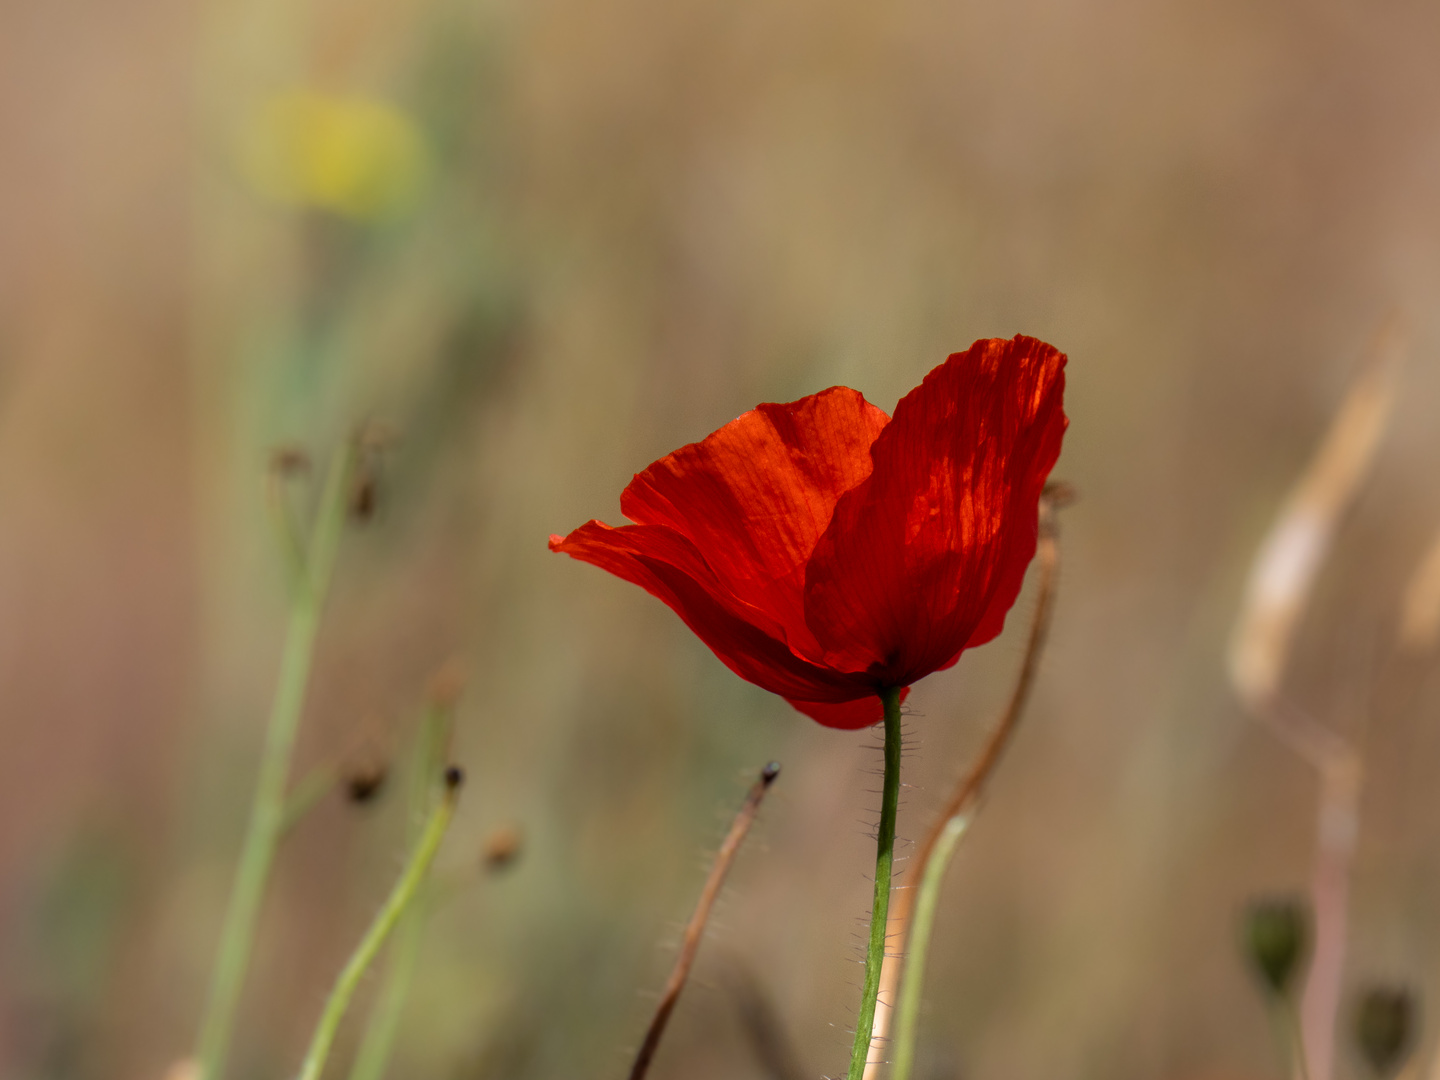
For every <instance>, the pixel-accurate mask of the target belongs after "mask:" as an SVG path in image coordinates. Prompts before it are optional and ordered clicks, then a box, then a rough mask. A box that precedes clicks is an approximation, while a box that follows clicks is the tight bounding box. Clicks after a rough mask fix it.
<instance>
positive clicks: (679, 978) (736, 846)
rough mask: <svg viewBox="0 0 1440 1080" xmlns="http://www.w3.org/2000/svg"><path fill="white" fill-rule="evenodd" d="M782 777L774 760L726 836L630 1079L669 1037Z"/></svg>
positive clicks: (632, 1079)
mask: <svg viewBox="0 0 1440 1080" xmlns="http://www.w3.org/2000/svg"><path fill="white" fill-rule="evenodd" d="M779 775H780V764H779V762H775V761H772V762H771V763H770V764H769V765H766V766H765V768H764V769H762V770H761V772H760V776H759V778H757V779H756V781H755V783H754V784H752V785H751V786H750V792H749V794H747V795H746V796H745V802H744V804H743V805H742V806H741V807H740V812H739V813H738V814H736V815H735V820H734V822H732V823H731V825H730V831H729V832H728V833H726V834H725V840H724V842H723V843H721V845H720V851H719V852H718V853H717V854H716V856H715V862H714V864H713V865H712V866H711V867H710V876H709V877H708V878H706V879H705V887H704V888H703V889H701V890H700V901H699V903H697V904H696V905H695V913H694V914H693V915H691V916H690V922H689V924H688V925H687V926H686V927H685V936H684V937H683V938H682V939H681V941H680V955H679V956H678V957H676V958H675V966H674V968H672V969H671V971H670V978H669V979H668V980H667V981H666V983H665V989H664V991H663V992H662V993H661V995H660V1004H659V1005H658V1006H657V1007H656V1009H655V1015H654V1017H653V1018H652V1019H651V1021H650V1027H649V1028H648V1029H646V1031H645V1039H644V1041H643V1042H642V1043H641V1044H640V1051H639V1053H637V1054H636V1055H635V1064H634V1065H632V1066H631V1067H630V1080H641V1078H642V1077H644V1075H645V1073H646V1072H647V1071H648V1070H649V1068H650V1062H651V1060H652V1059H653V1058H654V1057H655V1050H656V1048H657V1047H659V1045H660V1039H661V1036H663V1035H664V1034H665V1025H666V1024H668V1023H669V1022H670V1014H671V1013H672V1012H674V1011H675V1003H676V1002H677V1001H678V1000H679V999H680V991H681V990H683V989H685V980H686V979H688V978H689V977H690V968H691V967H692V966H694V964H695V954H696V953H698V952H699V951H700V939H701V938H702V937H703V936H704V934H705V924H706V922H708V921H709V919H710V909H711V908H713V907H714V906H715V898H716V897H718V896H719V895H720V886H722V885H724V884H725V875H726V874H727V873H728V872H729V870H730V864H731V863H733V862H734V861H735V853H736V852H738V851H739V850H740V844H741V843H742V842H743V841H744V839H745V834H746V833H748V832H749V831H750V826H751V825H752V824H754V822H755V815H756V814H757V813H759V812H760V802H761V800H763V799H764V798H765V793H766V792H767V791H769V790H770V785H771V784H773V783H774V782H775V778H776V777H777V776H779Z"/></svg>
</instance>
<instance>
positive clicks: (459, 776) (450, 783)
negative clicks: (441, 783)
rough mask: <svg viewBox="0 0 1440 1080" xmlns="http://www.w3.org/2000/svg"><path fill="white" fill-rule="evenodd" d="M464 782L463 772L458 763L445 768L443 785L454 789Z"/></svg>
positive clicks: (451, 789) (448, 788)
mask: <svg viewBox="0 0 1440 1080" xmlns="http://www.w3.org/2000/svg"><path fill="white" fill-rule="evenodd" d="M464 782H465V773H464V771H463V770H462V769H461V768H460V766H458V765H451V766H449V767H448V768H446V770H445V787H446V789H447V790H449V791H454V790H455V789H456V788H458V787H459V786H460V785H461V784H463V783H464Z"/></svg>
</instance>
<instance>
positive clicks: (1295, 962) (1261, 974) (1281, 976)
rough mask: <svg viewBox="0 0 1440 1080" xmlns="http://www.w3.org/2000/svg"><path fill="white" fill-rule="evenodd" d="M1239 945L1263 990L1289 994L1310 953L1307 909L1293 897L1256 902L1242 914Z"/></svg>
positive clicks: (1308, 914)
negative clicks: (1242, 948)
mask: <svg viewBox="0 0 1440 1080" xmlns="http://www.w3.org/2000/svg"><path fill="white" fill-rule="evenodd" d="M1242 945H1243V947H1244V950H1245V955H1246V958H1247V959H1248V960H1249V961H1250V966H1251V967H1252V968H1253V969H1254V971H1255V974H1256V976H1257V977H1258V978H1259V979H1260V982H1261V984H1262V985H1263V986H1264V988H1265V990H1266V991H1267V992H1269V993H1271V994H1275V995H1276V996H1279V997H1284V996H1285V995H1287V994H1289V993H1290V991H1291V987H1292V985H1293V984H1294V981H1295V976H1296V974H1297V973H1298V972H1299V971H1300V969H1301V968H1302V967H1303V966H1304V964H1305V959H1306V957H1307V956H1308V954H1309V952H1310V909H1309V907H1308V906H1307V905H1306V903H1305V901H1303V900H1300V899H1298V898H1296V897H1281V898H1274V899H1268V900H1257V901H1255V902H1254V903H1252V904H1251V905H1250V906H1249V907H1248V908H1247V909H1246V911H1245V920H1244V938H1243V942H1242Z"/></svg>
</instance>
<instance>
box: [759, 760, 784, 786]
mask: <svg viewBox="0 0 1440 1080" xmlns="http://www.w3.org/2000/svg"><path fill="white" fill-rule="evenodd" d="M779 775H780V763H779V762H778V761H772V762H770V764H769V765H766V766H765V768H763V769H761V770H760V779H761V780H763V781H764V782H765V784H766V786H769V785H770V784H773V783H774V782H775V778H776V777H777V776H779Z"/></svg>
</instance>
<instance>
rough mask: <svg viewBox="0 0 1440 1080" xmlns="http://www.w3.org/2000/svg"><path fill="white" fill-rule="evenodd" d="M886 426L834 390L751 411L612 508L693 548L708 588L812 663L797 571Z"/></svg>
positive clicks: (666, 463)
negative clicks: (757, 617) (759, 618)
mask: <svg viewBox="0 0 1440 1080" xmlns="http://www.w3.org/2000/svg"><path fill="white" fill-rule="evenodd" d="M888 422H889V417H887V416H886V415H885V413H884V412H883V411H882V410H880V409H877V408H875V406H873V405H871V404H870V403H869V402H867V401H866V400H865V398H864V397H862V396H861V395H860V394H859V393H858V392H856V391H854V390H851V389H849V388H847V387H843V386H837V387H832V388H831V389H829V390H824V391H821V392H820V393H818V394H811V395H810V396H809V397H804V398H801V399H800V400H799V401H793V402H790V403H788V404H784V405H774V404H767V405H760V406H758V407H756V408H755V409H753V410H751V411H750V412H747V413H745V414H744V415H743V416H741V417H739V418H738V419H736V420H733V421H731V422H730V423H728V424H726V425H725V426H724V427H722V428H721V429H720V430H719V431H716V432H715V433H714V434H712V435H710V436H709V437H707V438H706V439H704V440H702V441H701V442H698V443H691V444H690V445H688V446H683V447H681V448H680V449H679V450H676V451H675V452H674V453H673V454H668V455H667V456H665V457H663V458H661V459H660V460H659V461H657V462H655V463H654V464H653V465H651V466H650V467H649V468H648V469H646V470H645V471H644V472H642V473H640V474H638V475H637V476H636V477H635V479H634V480H633V481H632V482H631V484H630V486H629V487H627V488H626V489H625V492H624V494H623V495H622V496H621V498H620V509H621V512H622V513H624V515H625V516H626V517H628V518H629V519H630V520H631V521H634V522H636V523H637V524H639V525H654V526H664V527H666V528H669V529H673V530H674V531H675V532H676V533H678V534H679V535H681V536H683V537H685V538H686V539H687V540H689V541H690V543H691V544H693V545H694V547H695V550H696V551H697V552H698V553H699V555H700V556H701V557H702V558H703V560H704V563H705V565H706V566H707V567H708V569H709V572H710V573H711V575H713V582H709V581H707V582H705V583H704V587H705V588H707V589H709V590H711V591H714V590H715V589H716V588H718V589H720V590H723V592H724V593H725V594H726V595H727V596H729V597H733V598H734V599H735V600H737V601H739V602H740V603H741V604H743V605H747V606H748V607H749V608H751V609H753V610H755V611H759V612H763V613H764V614H765V616H766V619H765V620H764V621H763V623H762V625H764V627H765V629H766V631H767V632H769V633H772V634H773V633H775V632H776V628H777V627H779V628H780V635H779V636H781V637H782V639H783V640H785V641H786V643H787V644H788V645H789V646H790V648H791V649H792V650H794V651H795V652H796V653H797V654H798V655H800V656H802V657H807V658H808V659H811V660H817V659H818V658H819V654H820V649H819V646H818V645H817V644H816V642H815V640H814V638H813V637H812V636H811V634H810V630H809V627H808V626H807V625H806V622H805V615H804V595H803V587H804V581H805V564H806V562H807V561H808V560H809V558H810V554H811V552H812V551H814V549H815V544H816V542H817V541H818V540H819V539H820V536H821V534H822V533H824V531H825V528H826V526H827V525H829V523H830V516H831V513H832V512H833V511H834V509H835V504H836V502H837V501H838V500H839V499H840V497H841V495H843V494H844V493H845V492H846V491H849V490H850V489H851V488H853V487H855V485H857V484H859V483H860V482H861V481H863V480H864V479H865V478H866V477H867V476H869V475H870V470H871V467H872V462H871V457H870V446H871V444H872V443H873V442H874V441H875V438H876V436H877V435H879V433H880V432H881V430H882V429H883V428H884V427H885V425H886V423H888Z"/></svg>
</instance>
